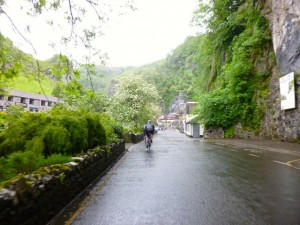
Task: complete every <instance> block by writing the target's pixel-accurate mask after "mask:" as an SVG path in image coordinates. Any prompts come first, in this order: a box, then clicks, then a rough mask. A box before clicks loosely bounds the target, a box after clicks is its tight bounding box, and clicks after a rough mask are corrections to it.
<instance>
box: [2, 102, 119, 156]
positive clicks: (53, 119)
mask: <svg viewBox="0 0 300 225" xmlns="http://www.w3.org/2000/svg"><path fill="white" fill-rule="evenodd" d="M111 121H112V120H111V119H110V117H109V116H108V115H105V114H101V115H99V114H96V113H93V112H86V111H73V110H67V109H66V108H65V107H62V106H57V107H54V108H53V110H52V111H51V112H50V113H29V112H26V113H24V115H23V116H22V117H20V118H16V119H15V120H14V121H13V122H11V124H10V125H9V127H7V128H6V129H5V130H3V131H2V132H1V133H0V155H1V156H6V155H9V154H11V153H13V152H18V151H21V152H24V151H34V152H38V151H39V152H41V153H42V154H43V155H44V156H49V155H52V154H64V155H75V154H77V153H80V152H82V151H86V150H87V149H88V148H94V147H96V146H100V145H105V144H107V143H108V141H109V142H110V141H112V140H116V138H118V136H117V135H116V134H115V133H114V129H113V127H112V125H111V124H110V122H111Z"/></svg>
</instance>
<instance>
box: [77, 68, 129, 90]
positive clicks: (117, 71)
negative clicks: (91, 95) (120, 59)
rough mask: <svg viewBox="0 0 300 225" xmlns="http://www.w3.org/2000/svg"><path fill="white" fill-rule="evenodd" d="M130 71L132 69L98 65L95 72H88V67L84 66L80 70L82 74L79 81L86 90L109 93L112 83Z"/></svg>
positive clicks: (94, 69)
mask: <svg viewBox="0 0 300 225" xmlns="http://www.w3.org/2000/svg"><path fill="white" fill-rule="evenodd" d="M130 69H131V67H103V66H99V65H96V66H95V67H94V68H93V70H90V71H87V69H86V67H84V66H82V67H81V68H80V69H79V70H80V74H81V76H80V79H79V81H80V83H82V84H83V86H84V87H85V88H90V89H92V88H94V90H97V91H103V92H107V91H108V89H109V86H110V84H111V81H112V80H114V79H116V78H117V77H118V76H120V75H121V74H122V73H124V71H126V70H130ZM89 75H90V77H91V79H90V77H89Z"/></svg>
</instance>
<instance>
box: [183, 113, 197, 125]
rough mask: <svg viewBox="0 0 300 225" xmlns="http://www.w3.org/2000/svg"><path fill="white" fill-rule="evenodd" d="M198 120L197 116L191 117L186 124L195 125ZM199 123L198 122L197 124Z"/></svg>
mask: <svg viewBox="0 0 300 225" xmlns="http://www.w3.org/2000/svg"><path fill="white" fill-rule="evenodd" d="M196 118H197V115H194V116H191V117H190V118H187V120H186V123H195V120H196ZM197 122H198V121H196V123H197Z"/></svg>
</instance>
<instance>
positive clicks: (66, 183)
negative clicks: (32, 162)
mask: <svg viewBox="0 0 300 225" xmlns="http://www.w3.org/2000/svg"><path fill="white" fill-rule="evenodd" d="M104 149H106V150H101V149H95V150H90V151H89V152H88V153H87V154H85V155H83V156H81V157H74V158H73V162H70V163H66V164H63V165H53V166H50V167H45V168H41V169H40V170H38V171H36V172H35V173H33V174H31V175H23V176H19V177H18V178H16V179H14V180H12V181H10V182H8V183H7V184H6V185H5V188H3V189H1V190H0V224H5V225H11V224H12V225H32V224H35V225H39V224H46V223H47V222H48V221H49V220H50V219H51V218H52V217H53V216H54V215H56V214H57V213H58V212H59V211H60V210H61V209H62V208H63V207H64V206H65V205H66V204H68V203H69V202H70V201H71V200H72V199H74V198H75V197H76V196H77V195H78V194H79V193H80V192H81V191H83V190H84V189H85V188H86V187H87V186H88V185H89V184H90V183H91V182H92V181H93V180H95V179H96V178H97V177H99V176H100V175H101V174H102V173H104V171H105V170H106V169H107V168H108V167H109V166H111V165H112V164H113V163H114V162H115V161H116V160H117V159H118V158H119V157H120V156H121V155H122V154H123V152H124V151H125V142H124V141H122V142H119V143H115V144H111V145H109V146H106V147H105V148H104Z"/></svg>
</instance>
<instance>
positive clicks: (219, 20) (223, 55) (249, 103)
mask: <svg viewBox="0 0 300 225" xmlns="http://www.w3.org/2000/svg"><path fill="white" fill-rule="evenodd" d="M262 6H263V3H262V2H260V1H257V2H255V1H252V0H240V1H229V0H216V1H214V2H213V4H210V5H207V6H206V7H203V6H202V7H201V9H200V10H199V11H198V13H200V15H199V14H198V15H196V17H197V18H204V17H205V16H204V15H203V14H202V13H203V12H209V13H210V14H209V15H210V17H209V18H208V17H207V16H206V17H205V18H206V22H207V27H208V29H210V32H209V33H208V34H206V35H203V36H202V41H201V43H200V47H201V49H202V51H198V53H197V54H196V57H195V59H196V60H197V62H198V65H199V67H200V68H201V70H200V73H199V76H198V77H197V78H196V80H195V83H196V84H197V85H199V87H200V88H199V90H198V93H197V94H196V96H198V97H197V98H198V100H199V102H200V106H199V108H198V113H199V117H200V118H201V120H202V121H203V123H204V124H205V125H206V126H220V127H223V128H231V127H232V126H233V125H234V124H236V123H237V122H241V123H242V125H243V127H245V128H246V129H251V130H254V131H255V132H256V131H257V130H258V129H259V127H260V121H261V118H262V111H263V107H264V104H263V102H264V100H263V98H266V97H267V96H266V95H265V94H263V93H266V92H267V90H268V85H261V84H264V82H265V81H267V79H268V77H269V75H270V72H269V71H270V68H271V67H272V63H273V64H274V62H272V61H271V60H269V59H268V58H272V51H271V50H270V48H271V47H270V46H271V32H270V30H269V27H268V22H267V20H266V19H265V18H264V17H263V16H262V15H261V12H260V7H262ZM266 58H267V59H266ZM207 92H208V93H207Z"/></svg>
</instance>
